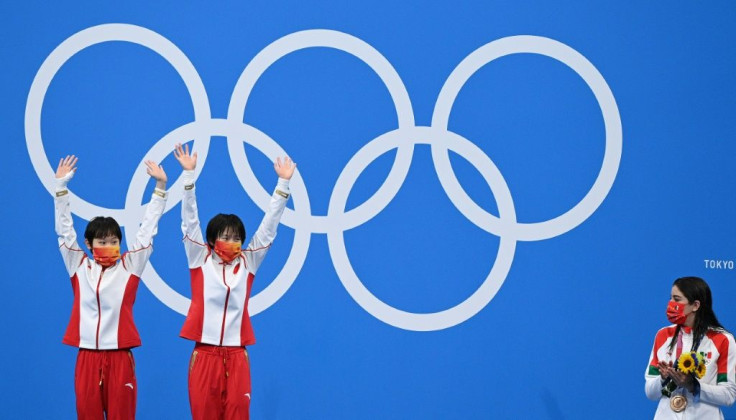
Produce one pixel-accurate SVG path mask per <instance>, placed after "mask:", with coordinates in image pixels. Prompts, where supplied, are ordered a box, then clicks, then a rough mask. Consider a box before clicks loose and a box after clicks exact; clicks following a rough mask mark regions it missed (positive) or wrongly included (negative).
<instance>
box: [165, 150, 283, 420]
mask: <svg viewBox="0 0 736 420" xmlns="http://www.w3.org/2000/svg"><path fill="white" fill-rule="evenodd" d="M174 155H175V157H176V159H177V160H178V161H179V163H180V164H181V166H182V168H183V169H184V173H183V180H184V198H183V199H182V204H181V217H182V223H181V227H182V231H183V233H184V248H185V250H186V253H187V259H188V261H189V272H190V276H191V287H192V303H191V305H190V307H189V312H188V313H187V318H186V321H185V322H184V326H183V327H182V329H181V333H180V335H181V336H182V337H184V338H186V339H189V340H192V341H195V342H196V345H195V347H194V351H193V352H192V357H191V361H190V363H189V404H190V407H191V410H192V418H193V419H194V420H200V419H247V418H249V408H250V398H251V395H250V392H251V387H250V365H249V361H248V352H247V350H246V349H245V346H247V345H250V344H254V343H255V341H256V340H255V336H254V335H253V329H252V327H251V323H250V316H249V315H248V300H249V298H250V293H251V286H252V285H253V278H254V276H255V274H256V271H257V270H258V267H259V266H260V265H261V262H262V261H263V258H264V257H265V256H266V252H267V251H268V248H269V247H270V246H271V242H272V241H273V239H274V238H275V237H276V228H277V227H278V225H279V220H280V219H281V214H282V213H283V212H284V208H285V207H286V201H287V200H288V198H289V179H291V176H292V175H293V173H294V168H295V166H296V164H294V163H293V162H292V161H291V160H290V159H289V158H288V157H287V158H285V159H284V161H283V162H282V161H281V159H277V160H276V163H274V169H275V171H276V174H277V175H278V176H279V181H278V185H277V187H276V190H275V191H274V193H273V196H272V197H271V202H270V204H269V207H268V211H267V212H266V215H265V216H264V218H263V221H262V222H261V224H260V226H259V227H258V230H257V231H256V233H255V234H254V235H253V237H252V238H251V240H250V243H249V244H248V247H247V249H242V248H241V244H242V240H243V239H244V238H245V229H244V227H243V223H242V222H241V221H240V219H239V218H238V217H237V216H235V215H232V214H230V215H226V214H218V215H217V216H215V217H214V218H212V220H210V222H209V223H208V224H207V232H206V238H207V239H206V242H205V240H204V239H203V237H202V231H201V228H200V225H199V216H198V214H197V202H196V197H195V188H194V168H195V166H196V163H197V154H196V153H195V154H194V155H190V154H189V148H188V146H186V147H184V148H182V146H181V145H177V146H176V150H175V152H174ZM213 251H214V252H213Z"/></svg>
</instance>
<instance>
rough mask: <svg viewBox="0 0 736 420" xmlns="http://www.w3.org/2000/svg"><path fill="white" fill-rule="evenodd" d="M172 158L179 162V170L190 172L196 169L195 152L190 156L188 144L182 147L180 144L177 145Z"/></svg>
mask: <svg viewBox="0 0 736 420" xmlns="http://www.w3.org/2000/svg"><path fill="white" fill-rule="evenodd" d="M174 157H175V158H176V160H178V161H179V164H180V165H181V168H182V169H184V170H185V171H191V170H194V168H196V167H197V152H194V154H191V155H190V154H189V145H188V144H185V145H184V146H183V147H182V145H181V143H179V144H177V145H176V148H175V149H174Z"/></svg>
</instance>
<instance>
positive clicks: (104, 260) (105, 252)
mask: <svg viewBox="0 0 736 420" xmlns="http://www.w3.org/2000/svg"><path fill="white" fill-rule="evenodd" d="M92 256H93V257H94V258H95V261H97V263H98V264H100V265H101V266H103V267H110V266H111V265H113V264H115V263H116V262H117V260H119V259H120V247H119V246H96V247H93V248H92Z"/></svg>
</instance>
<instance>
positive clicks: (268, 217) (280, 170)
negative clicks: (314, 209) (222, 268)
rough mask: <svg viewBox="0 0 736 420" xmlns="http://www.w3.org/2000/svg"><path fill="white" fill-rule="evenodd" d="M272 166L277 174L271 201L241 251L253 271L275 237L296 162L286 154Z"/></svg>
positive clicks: (261, 260) (256, 268)
mask: <svg viewBox="0 0 736 420" xmlns="http://www.w3.org/2000/svg"><path fill="white" fill-rule="evenodd" d="M273 168H274V171H276V175H278V176H279V181H278V183H277V184H276V190H274V192H273V194H272V195H271V201H270V202H269V203H268V209H267V211H266V214H265V215H264V216H263V220H262V221H261V224H260V226H258V229H257V230H256V233H255V234H253V237H252V238H251V239H250V242H249V243H248V248H247V249H246V250H245V251H244V253H243V254H244V255H245V258H246V261H247V263H248V268H249V269H250V271H251V272H253V273H255V272H256V271H257V270H258V267H260V265H261V262H263V259H264V258H265V257H266V251H268V248H269V247H270V246H271V243H272V242H273V240H274V238H276V229H277V228H278V226H279V221H280V220H281V215H282V214H283V213H284V208H285V207H286V202H287V201H288V199H289V180H290V179H291V177H292V176H293V175H294V170H295V169H296V163H294V162H292V160H291V159H290V158H289V157H288V156H287V157H285V158H284V160H283V161H281V158H276V162H275V163H274V164H273Z"/></svg>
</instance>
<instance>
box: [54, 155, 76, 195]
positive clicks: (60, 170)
mask: <svg viewBox="0 0 736 420" xmlns="http://www.w3.org/2000/svg"><path fill="white" fill-rule="evenodd" d="M76 166H77V157H76V156H74V155H67V156H66V157H65V158H61V159H60V160H59V166H57V167H56V184H57V190H64V189H66V184H68V183H69V180H70V179H72V177H73V176H74V173H75V172H76V171H77V167H76Z"/></svg>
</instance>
